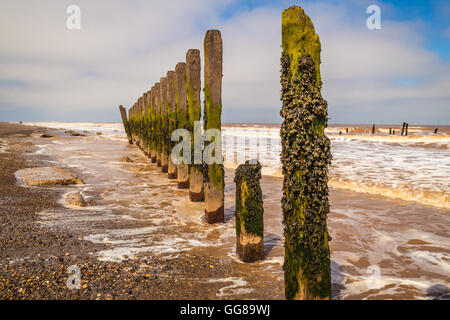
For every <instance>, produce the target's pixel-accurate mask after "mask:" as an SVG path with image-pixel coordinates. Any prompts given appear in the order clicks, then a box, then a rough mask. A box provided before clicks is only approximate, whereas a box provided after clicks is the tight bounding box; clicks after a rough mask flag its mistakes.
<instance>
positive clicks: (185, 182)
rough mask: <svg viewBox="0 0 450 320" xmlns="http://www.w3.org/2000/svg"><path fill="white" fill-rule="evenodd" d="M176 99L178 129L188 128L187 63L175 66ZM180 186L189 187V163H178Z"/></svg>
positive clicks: (180, 187)
mask: <svg viewBox="0 0 450 320" xmlns="http://www.w3.org/2000/svg"><path fill="white" fill-rule="evenodd" d="M175 99H176V105H177V122H178V126H177V129H186V130H188V129H189V128H188V114H187V97H186V64H185V63H184V62H180V63H178V64H177V66H176V67H175ZM178 188H179V189H187V188H189V164H188V163H181V164H179V165H178Z"/></svg>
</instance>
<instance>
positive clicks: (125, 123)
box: [119, 105, 133, 144]
mask: <svg viewBox="0 0 450 320" xmlns="http://www.w3.org/2000/svg"><path fill="white" fill-rule="evenodd" d="M119 110H120V115H121V117H122V122H123V128H124V129H125V133H126V134H127V138H128V142H129V143H130V144H133V139H132V138H131V133H130V124H129V123H128V119H127V110H125V108H124V107H123V106H122V105H120V106H119Z"/></svg>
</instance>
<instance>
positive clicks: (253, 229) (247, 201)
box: [234, 161, 264, 262]
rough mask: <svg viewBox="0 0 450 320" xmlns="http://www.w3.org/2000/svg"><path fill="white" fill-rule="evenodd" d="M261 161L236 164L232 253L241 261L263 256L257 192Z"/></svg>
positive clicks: (262, 224)
mask: <svg viewBox="0 0 450 320" xmlns="http://www.w3.org/2000/svg"><path fill="white" fill-rule="evenodd" d="M260 180H261V164H260V163H259V162H257V163H256V164H250V162H249V161H246V162H245V164H241V165H240V166H239V167H237V169H236V172H235V176H234V182H235V183H236V253H237V254H238V255H239V257H240V258H241V260H242V261H244V262H253V261H257V260H263V259H264V220H263V214H264V207H263V199H262V191H261V184H260Z"/></svg>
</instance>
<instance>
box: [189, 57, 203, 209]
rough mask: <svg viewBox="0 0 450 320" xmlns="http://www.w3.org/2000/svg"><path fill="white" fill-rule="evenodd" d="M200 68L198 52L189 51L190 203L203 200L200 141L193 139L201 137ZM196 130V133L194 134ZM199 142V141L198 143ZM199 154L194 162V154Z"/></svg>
mask: <svg viewBox="0 0 450 320" xmlns="http://www.w3.org/2000/svg"><path fill="white" fill-rule="evenodd" d="M200 72H201V66H200V50H198V49H190V50H188V52H187V53H186V91H187V100H188V106H187V107H188V115H189V123H188V124H189V125H188V130H189V131H190V133H191V166H190V168H189V199H190V200H191V201H192V202H201V201H203V200H204V188H203V166H202V164H201V161H202V158H201V157H202V141H201V139H198V138H197V139H194V137H195V136H197V137H201V127H200V126H199V125H197V126H195V122H197V123H199V121H200V118H201V111H202V107H201V102H200V90H201V79H200V77H201V74H200ZM195 130H197V132H195ZM198 140H200V141H198ZM198 153H199V154H200V156H199V159H197V161H196V154H198Z"/></svg>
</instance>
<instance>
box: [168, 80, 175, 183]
mask: <svg viewBox="0 0 450 320" xmlns="http://www.w3.org/2000/svg"><path fill="white" fill-rule="evenodd" d="M176 111H177V106H176V100H175V72H174V71H169V72H167V121H168V125H169V126H168V130H167V175H168V177H169V179H176V178H177V166H176V165H175V164H174V163H173V161H172V157H171V153H172V148H173V147H174V146H175V143H174V142H172V140H171V139H170V137H171V136H172V132H173V131H174V130H175V129H176V128H177V112H176Z"/></svg>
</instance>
